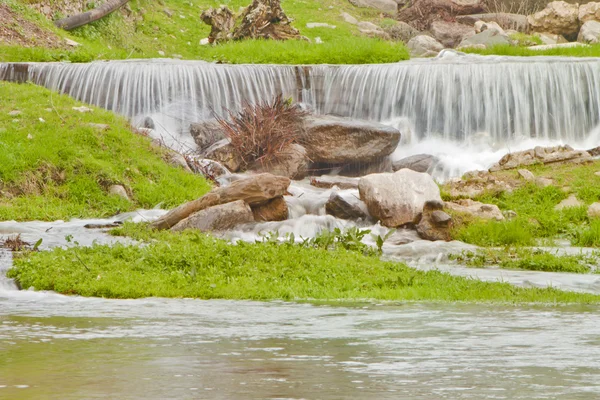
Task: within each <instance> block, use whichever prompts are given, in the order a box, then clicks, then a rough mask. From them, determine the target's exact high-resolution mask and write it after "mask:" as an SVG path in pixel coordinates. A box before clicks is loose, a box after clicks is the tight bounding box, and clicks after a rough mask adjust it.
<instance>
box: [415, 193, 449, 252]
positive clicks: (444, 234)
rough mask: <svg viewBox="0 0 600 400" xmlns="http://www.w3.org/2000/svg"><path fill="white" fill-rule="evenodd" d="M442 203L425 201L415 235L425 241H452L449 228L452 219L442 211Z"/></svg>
mask: <svg viewBox="0 0 600 400" xmlns="http://www.w3.org/2000/svg"><path fill="white" fill-rule="evenodd" d="M443 208H444V202H443V201H438V200H429V201H426V202H425V204H424V205H423V213H422V215H421V220H420V221H419V223H418V224H417V226H416V228H417V233H418V234H419V236H420V237H421V238H422V239H425V240H445V241H447V242H448V241H450V240H452V238H451V236H450V228H451V223H452V217H451V216H450V215H448V214H446V213H445V212H444V211H443Z"/></svg>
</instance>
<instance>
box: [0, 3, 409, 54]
mask: <svg viewBox="0 0 600 400" xmlns="http://www.w3.org/2000/svg"><path fill="white" fill-rule="evenodd" d="M0 1H3V2H5V3H7V4H9V5H11V7H12V8H13V9H15V10H18V11H19V14H20V15H24V16H25V17H27V18H28V19H30V20H33V21H35V22H36V24H38V25H40V26H43V27H44V28H45V29H47V30H49V31H52V32H55V33H56V34H57V35H59V36H61V37H69V38H71V39H73V40H75V41H77V42H79V43H81V44H82V46H81V47H79V48H76V49H71V50H69V49H46V48H33V49H32V48H24V47H21V46H0V62H2V61H4V62H8V61H11V62H19V61H63V60H64V61H72V62H88V61H93V60H96V59H124V58H152V57H160V55H159V51H163V52H164V53H165V55H166V56H167V57H174V56H176V55H178V56H181V57H183V58H184V59H196V60H207V61H218V62H225V63H277V64H363V63H389V62H397V61H400V60H405V59H408V57H409V56H408V51H407V50H406V48H405V46H404V44H402V43H400V42H386V41H383V40H380V39H376V38H369V37H366V36H364V35H361V34H360V33H359V31H358V28H357V27H356V26H354V25H351V24H348V23H346V22H345V21H344V20H343V19H342V18H341V17H340V13H341V12H342V11H346V12H349V13H351V14H352V15H354V16H356V17H357V18H359V19H362V20H366V21H371V22H375V23H381V24H382V25H383V26H388V25H390V21H391V20H388V19H382V18H380V16H379V13H378V12H377V11H376V10H371V9H365V8H356V7H354V6H352V5H351V4H350V3H348V2H347V1H345V0H330V1H325V0H304V1H301V0H284V1H283V2H282V7H283V9H284V11H285V12H286V13H287V14H288V16H289V17H291V18H293V19H294V20H295V21H294V23H293V26H295V27H296V28H298V29H299V30H300V33H301V34H302V35H304V36H306V37H308V38H309V39H311V41H312V43H309V42H305V41H296V40H290V41H285V42H276V41H263V40H251V41H241V42H231V43H226V44H223V45H218V46H203V45H200V44H199V42H200V40H201V39H203V38H206V37H208V34H209V32H210V27H209V26H208V25H205V24H204V23H202V22H201V21H200V17H199V16H200V13H201V12H202V11H203V10H205V9H208V8H210V7H218V6H219V5H220V4H225V5H227V6H229V7H230V8H231V9H232V10H234V11H237V10H238V8H239V7H241V6H247V5H248V4H250V0H228V1H224V2H220V1H215V0H201V1H195V2H187V1H181V0H163V1H162V2H156V1H153V0H132V1H130V3H129V4H130V7H131V9H132V10H133V15H134V16H135V19H133V20H132V19H128V18H126V17H125V16H123V14H121V13H120V12H115V13H113V14H111V15H109V16H107V17H105V18H103V19H101V20H99V21H96V22H93V23H91V24H88V25H85V26H83V27H80V28H77V29H75V30H73V31H71V32H70V33H66V32H64V31H60V30H58V29H56V28H54V27H53V26H52V24H51V23H50V22H49V21H47V20H46V19H45V18H44V17H40V16H39V15H36V14H35V13H34V12H33V11H31V10H30V9H28V8H27V7H26V6H24V5H21V4H19V3H17V2H16V1H15V0H0ZM34 2H35V0H34ZM330 7H332V8H330ZM165 9H168V10H170V11H171V12H172V14H173V16H172V17H169V16H167V14H166V13H165ZM308 22H325V23H329V24H331V25H335V26H336V28H335V29H330V28H313V29H308V28H306V23H308ZM317 37H319V38H321V40H322V41H323V42H324V43H323V44H317V43H315V39H316V38H317Z"/></svg>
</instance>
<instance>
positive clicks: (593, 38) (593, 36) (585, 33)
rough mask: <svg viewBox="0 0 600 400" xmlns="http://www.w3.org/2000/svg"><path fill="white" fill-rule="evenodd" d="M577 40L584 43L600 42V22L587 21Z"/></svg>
mask: <svg viewBox="0 0 600 400" xmlns="http://www.w3.org/2000/svg"><path fill="white" fill-rule="evenodd" d="M577 41H578V42H582V43H598V42H600V22H598V21H587V22H586V23H585V24H583V26H582V27H581V30H580V31H579V35H578V36H577Z"/></svg>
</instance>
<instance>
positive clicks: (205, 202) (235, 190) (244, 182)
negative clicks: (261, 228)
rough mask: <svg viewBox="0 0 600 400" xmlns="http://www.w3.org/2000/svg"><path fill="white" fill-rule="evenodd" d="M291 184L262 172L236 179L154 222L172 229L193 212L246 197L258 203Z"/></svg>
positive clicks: (284, 192)
mask: <svg viewBox="0 0 600 400" xmlns="http://www.w3.org/2000/svg"><path fill="white" fill-rule="evenodd" d="M289 185H290V180H289V178H286V177H283V176H274V175H271V174H259V175H254V176H250V177H248V178H246V179H240V180H237V181H234V182H232V183H231V184H230V185H228V186H222V187H219V188H216V189H213V190H212V191H211V192H209V193H208V194H206V195H204V196H202V197H200V198H199V199H197V200H193V201H190V202H188V203H185V204H182V205H181V206H179V207H177V208H174V209H173V210H171V211H169V212H168V213H167V214H165V215H164V216H162V217H161V218H159V219H158V220H156V221H155V222H153V223H152V224H151V226H152V227H153V228H155V229H168V228H171V227H172V226H174V225H175V224H177V223H178V222H179V221H181V220H182V219H184V218H187V217H189V216H190V215H191V214H193V213H195V212H198V211H200V210H204V209H206V208H209V207H212V206H215V205H219V204H225V203H231V202H234V201H237V200H244V201H245V202H246V203H247V204H249V205H251V206H254V205H260V204H264V203H265V202H266V201H268V200H271V199H274V198H276V197H279V196H283V195H284V194H286V193H287V188H288V187H289Z"/></svg>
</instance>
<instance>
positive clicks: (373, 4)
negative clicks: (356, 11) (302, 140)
mask: <svg viewBox="0 0 600 400" xmlns="http://www.w3.org/2000/svg"><path fill="white" fill-rule="evenodd" d="M350 3H352V5H354V6H356V7H364V8H374V9H376V10H379V11H383V12H385V13H388V14H391V15H392V16H396V13H397V12H398V3H396V2H395V1H394V0H350Z"/></svg>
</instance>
